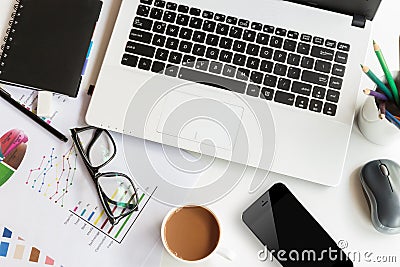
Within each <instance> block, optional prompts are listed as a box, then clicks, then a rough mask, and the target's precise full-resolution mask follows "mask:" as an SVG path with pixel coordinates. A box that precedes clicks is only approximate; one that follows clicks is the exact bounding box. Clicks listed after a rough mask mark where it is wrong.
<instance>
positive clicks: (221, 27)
mask: <svg viewBox="0 0 400 267" xmlns="http://www.w3.org/2000/svg"><path fill="white" fill-rule="evenodd" d="M215 32H216V33H218V34H221V35H228V32H229V26H228V25H226V24H223V23H218V25H217V30H216V31H215Z"/></svg>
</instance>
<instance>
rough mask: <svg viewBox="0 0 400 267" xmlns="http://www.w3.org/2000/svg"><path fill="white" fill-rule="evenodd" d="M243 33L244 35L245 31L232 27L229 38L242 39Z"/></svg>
mask: <svg viewBox="0 0 400 267" xmlns="http://www.w3.org/2000/svg"><path fill="white" fill-rule="evenodd" d="M242 33H243V29H242V28H239V27H236V26H232V27H231V30H230V31H229V36H230V37H233V38H237V39H240V38H242Z"/></svg>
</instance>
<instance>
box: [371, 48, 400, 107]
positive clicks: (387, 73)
mask: <svg viewBox="0 0 400 267" xmlns="http://www.w3.org/2000/svg"><path fill="white" fill-rule="evenodd" d="M374 50H375V54H376V56H377V57H378V60H379V63H380V64H381V67H382V70H383V72H384V73H385V76H386V80H387V82H388V83H389V86H390V89H392V93H393V97H394V101H395V102H396V104H397V105H399V104H400V99H399V91H398V90H397V87H396V83H395V82H394V80H393V76H392V74H391V73H390V71H389V68H388V66H387V63H386V60H385V58H384V57H383V54H382V51H381V48H380V47H379V45H378V44H377V43H375V41H374Z"/></svg>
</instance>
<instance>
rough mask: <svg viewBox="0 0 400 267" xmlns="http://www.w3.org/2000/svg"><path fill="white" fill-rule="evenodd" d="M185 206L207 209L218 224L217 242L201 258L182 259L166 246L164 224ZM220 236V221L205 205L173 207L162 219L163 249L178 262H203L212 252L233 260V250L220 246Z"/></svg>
mask: <svg viewBox="0 0 400 267" xmlns="http://www.w3.org/2000/svg"><path fill="white" fill-rule="evenodd" d="M185 207H198V208H202V209H205V210H206V211H208V212H209V213H210V214H211V215H212V216H213V217H214V219H215V220H216V222H217V224H218V230H219V236H218V243H217V245H216V247H215V248H214V250H213V251H212V252H211V253H209V254H208V255H207V256H205V257H203V258H201V259H198V260H186V259H183V258H180V257H178V256H177V255H175V253H174V252H173V251H171V249H170V248H169V247H168V242H167V240H166V235H165V229H166V224H167V222H168V221H169V220H170V218H171V217H172V216H173V215H174V214H175V213H176V212H177V211H179V210H180V209H182V208H185ZM220 237H221V226H220V223H219V220H218V218H217V217H216V216H215V214H214V213H213V212H212V211H211V210H210V209H208V208H206V207H203V206H192V205H189V206H184V207H179V208H174V209H172V210H170V211H169V212H168V213H167V215H166V216H165V217H164V220H163V222H162V225H161V240H162V242H163V245H164V248H165V250H166V251H167V252H168V253H169V254H170V255H171V256H172V257H173V258H174V259H176V260H177V261H180V262H184V263H198V262H203V261H205V260H207V259H209V258H210V257H211V256H212V255H214V254H218V255H220V256H222V257H224V258H226V259H227V260H230V261H233V260H234V258H235V253H233V252H232V251H231V250H229V249H226V248H222V247H221V246H220Z"/></svg>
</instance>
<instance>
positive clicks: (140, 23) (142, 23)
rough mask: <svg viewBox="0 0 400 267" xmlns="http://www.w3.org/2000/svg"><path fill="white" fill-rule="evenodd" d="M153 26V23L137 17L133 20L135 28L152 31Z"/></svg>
mask: <svg viewBox="0 0 400 267" xmlns="http://www.w3.org/2000/svg"><path fill="white" fill-rule="evenodd" d="M151 26H153V21H151V20H149V19H145V18H141V17H136V18H135V19H134V20H133V27H134V28H139V29H143V30H150V29H151Z"/></svg>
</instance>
